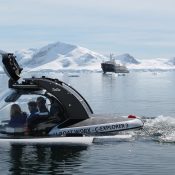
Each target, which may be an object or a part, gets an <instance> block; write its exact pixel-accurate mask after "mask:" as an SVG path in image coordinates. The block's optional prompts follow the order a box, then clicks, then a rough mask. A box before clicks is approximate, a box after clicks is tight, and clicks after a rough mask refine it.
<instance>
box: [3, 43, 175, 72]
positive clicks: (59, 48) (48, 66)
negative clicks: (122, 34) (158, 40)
mask: <svg viewBox="0 0 175 175" xmlns="http://www.w3.org/2000/svg"><path fill="white" fill-rule="evenodd" d="M15 55H16V56H17V61H18V63H19V64H20V65H21V67H23V68H24V70H26V71H41V70H49V71H57V70H59V71H65V70H67V71H81V70H89V71H99V70H101V62H103V61H107V60H109V59H110V58H109V57H107V56H104V55H102V54H99V53H97V52H94V51H91V50H89V49H86V48H83V47H80V46H76V45H71V44H66V43H61V42H57V43H53V44H49V45H46V46H44V47H42V48H40V49H23V50H19V51H16V52H15ZM113 58H114V59H115V60H116V62H117V63H119V64H125V65H126V66H127V67H128V69H130V70H131V69H132V70H172V69H174V70H175V57H174V58H170V59H165V58H164V59H163V58H157V59H145V60H141V59H139V60H138V59H135V58H134V57H133V56H131V55H129V54H123V55H114V56H113ZM2 71H3V70H2V64H1V65H0V72H2Z"/></svg>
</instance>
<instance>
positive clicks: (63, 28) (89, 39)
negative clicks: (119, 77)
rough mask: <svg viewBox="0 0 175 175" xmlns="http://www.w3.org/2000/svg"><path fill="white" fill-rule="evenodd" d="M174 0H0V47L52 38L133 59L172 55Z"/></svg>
mask: <svg viewBox="0 0 175 175" xmlns="http://www.w3.org/2000/svg"><path fill="white" fill-rule="evenodd" d="M174 7H175V1H174V0H86V1H83V0H0V50H5V51H11V52H14V51H16V50H20V49H25V48H26V49H27V48H41V47H43V46H45V45H47V44H49V43H53V42H58V41H60V42H65V43H69V44H75V45H79V46H82V47H85V48H88V49H90V50H93V51H96V52H99V53H101V54H109V53H114V54H123V53H129V54H131V55H132V56H134V57H135V58H138V59H142V58H143V59H145V58H146V59H149V58H158V57H161V58H170V57H175V10H174Z"/></svg>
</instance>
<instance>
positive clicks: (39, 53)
mask: <svg viewBox="0 0 175 175" xmlns="http://www.w3.org/2000/svg"><path fill="white" fill-rule="evenodd" d="M16 55H17V60H18V61H19V64H21V65H22V66H23V67H24V68H26V69H28V70H29V69H30V70H33V71H39V70H43V69H49V70H98V69H99V68H100V66H99V65H100V63H101V61H102V60H103V59H105V56H103V55H101V54H98V53H96V52H93V51H91V50H88V49H86V48H83V47H80V46H76V45H71V44H66V43H61V42H57V43H53V44H49V45H47V46H45V47H42V48H41V49H38V50H36V49H29V50H21V51H18V52H16Z"/></svg>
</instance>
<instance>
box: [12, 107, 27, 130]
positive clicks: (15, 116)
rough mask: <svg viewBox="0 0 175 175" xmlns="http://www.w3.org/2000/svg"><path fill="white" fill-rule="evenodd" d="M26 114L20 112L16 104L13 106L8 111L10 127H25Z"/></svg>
mask: <svg viewBox="0 0 175 175" xmlns="http://www.w3.org/2000/svg"><path fill="white" fill-rule="evenodd" d="M26 119H27V114H26V113H25V112H22V111H21V108H20V106H19V105H18V104H13V105H12V106H11V109H10V121H9V126H10V127H24V126H25V125H26Z"/></svg>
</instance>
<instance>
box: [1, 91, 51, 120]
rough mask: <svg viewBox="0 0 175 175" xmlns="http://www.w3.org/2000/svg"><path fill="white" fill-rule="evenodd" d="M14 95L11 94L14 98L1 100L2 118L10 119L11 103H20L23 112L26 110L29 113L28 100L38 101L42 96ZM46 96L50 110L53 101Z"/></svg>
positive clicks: (47, 106)
mask: <svg viewBox="0 0 175 175" xmlns="http://www.w3.org/2000/svg"><path fill="white" fill-rule="evenodd" d="M12 94H13V93H12ZM14 94H15V93H14ZM14 94H13V95H14ZM13 95H12V96H11V98H12V97H13V98H14V99H13V100H12V99H11V100H9V101H5V100H2V101H1V104H0V120H8V119H9V117H10V108H11V105H12V104H14V103H16V104H18V105H19V106H20V107H21V110H22V111H23V112H26V113H27V114H29V110H28V102H29V101H36V99H37V98H38V97H40V96H41V95H22V96H20V97H19V96H18V98H17V97H16V96H15V95H17V94H15V95H14V96H13ZM6 98H7V97H6ZM6 98H5V99H6ZM44 98H45V100H46V108H47V109H48V110H50V106H51V102H50V100H49V99H48V98H46V97H44ZM15 99H16V101H15Z"/></svg>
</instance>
